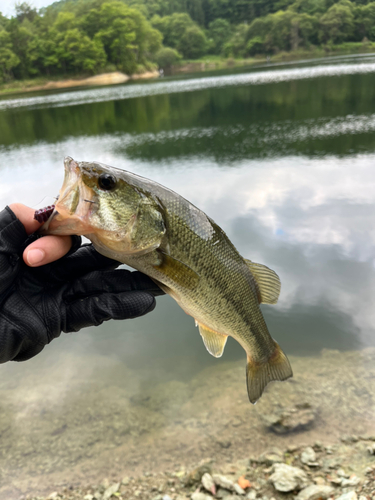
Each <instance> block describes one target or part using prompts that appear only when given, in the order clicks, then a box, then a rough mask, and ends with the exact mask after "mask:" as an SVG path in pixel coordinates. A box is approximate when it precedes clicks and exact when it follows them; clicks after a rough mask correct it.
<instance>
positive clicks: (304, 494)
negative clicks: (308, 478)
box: [295, 484, 335, 500]
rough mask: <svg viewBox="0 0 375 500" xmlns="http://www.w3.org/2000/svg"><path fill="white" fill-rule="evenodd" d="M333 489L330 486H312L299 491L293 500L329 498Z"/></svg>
mask: <svg viewBox="0 0 375 500" xmlns="http://www.w3.org/2000/svg"><path fill="white" fill-rule="evenodd" d="M334 491H335V489H334V488H333V487H332V486H323V485H318V484H312V485H311V486H308V487H307V488H304V489H303V490H301V491H300V492H299V493H298V495H297V496H296V497H295V500H319V499H325V498H328V497H330V496H331V495H332V494H333V493H334Z"/></svg>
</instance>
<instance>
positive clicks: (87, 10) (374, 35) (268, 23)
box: [0, 0, 375, 81]
mask: <svg viewBox="0 0 375 500" xmlns="http://www.w3.org/2000/svg"><path fill="white" fill-rule="evenodd" d="M367 41H369V42H371V41H375V1H374V2H371V1H367V0H354V1H350V0H340V1H338V2H334V0H295V1H293V0H61V1H58V2H55V3H53V4H52V5H50V6H49V7H46V8H42V9H39V10H37V9H35V8H33V7H32V6H31V5H30V4H29V3H27V2H23V3H19V4H17V5H16V15H15V16H12V17H11V18H8V17H5V16H3V15H2V14H1V13H0V81H6V80H10V79H12V78H15V79H25V78H32V77H38V76H47V77H48V76H55V75H57V76H59V75H72V74H96V73H98V72H101V71H113V70H116V69H118V70H120V71H123V72H125V73H128V74H132V73H135V72H141V71H143V70H147V69H151V68H155V67H156V66H158V67H167V66H170V65H171V64H174V63H176V62H177V61H178V60H179V59H181V58H183V59H197V58H200V57H202V56H204V55H206V54H212V55H218V56H220V55H221V56H224V57H234V58H245V57H252V56H255V55H272V54H274V53H276V52H278V51H281V50H282V51H291V50H297V49H300V48H303V49H309V48H311V47H317V46H328V47H330V46H332V45H337V44H342V43H346V42H365V43H366V42H367Z"/></svg>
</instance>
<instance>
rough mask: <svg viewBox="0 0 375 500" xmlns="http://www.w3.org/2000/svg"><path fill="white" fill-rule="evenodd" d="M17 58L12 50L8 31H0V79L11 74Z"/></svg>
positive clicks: (6, 77) (17, 60) (5, 78)
mask: <svg viewBox="0 0 375 500" xmlns="http://www.w3.org/2000/svg"><path fill="white" fill-rule="evenodd" d="M18 63H19V59H18V57H17V56H16V54H15V53H14V52H13V51H12V44H11V41H10V36H9V33H7V32H6V31H5V30H1V31H0V80H8V79H9V78H10V77H11V76H12V69H13V68H14V67H16V66H17V64H18Z"/></svg>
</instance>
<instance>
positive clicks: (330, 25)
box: [320, 0, 354, 43]
mask: <svg viewBox="0 0 375 500" xmlns="http://www.w3.org/2000/svg"><path fill="white" fill-rule="evenodd" d="M353 7H354V6H353V4H352V3H351V2H349V1H348V0H341V1H340V2H339V3H335V4H334V5H332V7H330V8H329V9H328V11H327V12H326V13H325V14H324V15H323V16H322V17H321V19H320V25H321V39H322V41H324V42H328V41H330V42H333V43H341V42H343V41H345V40H348V39H350V37H351V36H352V35H353V33H354V14H353Z"/></svg>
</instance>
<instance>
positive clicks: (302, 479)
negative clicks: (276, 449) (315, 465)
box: [269, 464, 308, 492]
mask: <svg viewBox="0 0 375 500" xmlns="http://www.w3.org/2000/svg"><path fill="white" fill-rule="evenodd" d="M272 469H273V474H272V475H271V476H270V478H269V480H270V481H271V483H272V484H273V485H274V487H275V489H276V490H277V491H282V492H288V491H294V490H300V489H301V488H304V487H305V486H307V484H308V478H307V475H306V473H305V472H304V471H303V470H302V469H299V468H298V467H292V466H291V465H286V464H274V466H273V468H272Z"/></svg>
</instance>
